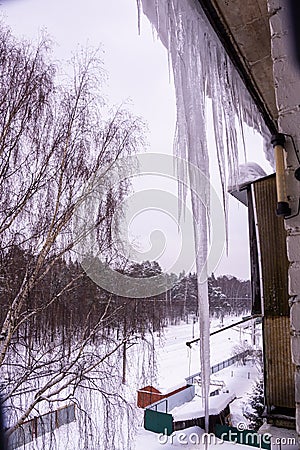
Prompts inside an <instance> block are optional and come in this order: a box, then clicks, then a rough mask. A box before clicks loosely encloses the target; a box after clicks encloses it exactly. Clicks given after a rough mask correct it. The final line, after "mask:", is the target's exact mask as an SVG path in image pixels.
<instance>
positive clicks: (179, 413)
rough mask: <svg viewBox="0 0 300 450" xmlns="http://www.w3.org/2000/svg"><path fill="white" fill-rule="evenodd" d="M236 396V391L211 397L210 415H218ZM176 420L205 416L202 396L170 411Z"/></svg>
mask: <svg viewBox="0 0 300 450" xmlns="http://www.w3.org/2000/svg"><path fill="white" fill-rule="evenodd" d="M235 398H236V395H235V393H234V392H228V393H227V392H226V393H223V392H221V393H220V394H219V395H215V396H214V397H209V415H210V416H216V415H218V414H219V413H220V412H221V411H223V410H224V409H225V408H226V406H227V405H228V404H229V403H230V402H232V401H233V400H234V399H235ZM170 414H172V416H173V418H174V420H175V421H181V420H188V419H196V418H198V417H204V405H203V402H202V397H199V396H197V395H196V396H195V397H194V398H193V400H192V401H190V402H187V403H184V405H181V406H177V407H176V408H174V409H172V410H171V411H170Z"/></svg>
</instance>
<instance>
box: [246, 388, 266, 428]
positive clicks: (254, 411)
mask: <svg viewBox="0 0 300 450" xmlns="http://www.w3.org/2000/svg"><path fill="white" fill-rule="evenodd" d="M248 405H249V406H250V408H249V410H246V411H245V412H244V416H245V417H246V419H247V420H248V421H249V429H250V430H256V431H257V430H258V429H259V428H260V427H261V426H262V424H263V419H262V414H263V412H264V408H265V402H264V386H263V379H260V380H258V381H257V382H256V384H255V385H254V386H253V389H252V392H251V394H249V402H248Z"/></svg>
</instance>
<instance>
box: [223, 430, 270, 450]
mask: <svg viewBox="0 0 300 450" xmlns="http://www.w3.org/2000/svg"><path fill="white" fill-rule="evenodd" d="M215 434H216V436H217V437H218V438H220V439H222V440H223V441H228V442H233V443H234V444H243V445H249V446H251V447H258V448H260V449H262V448H263V449H265V450H271V437H270V435H269V434H258V433H257V432H256V431H253V430H247V429H245V430H238V429H237V428H235V427H229V426H227V425H220V424H217V425H216V429H215Z"/></svg>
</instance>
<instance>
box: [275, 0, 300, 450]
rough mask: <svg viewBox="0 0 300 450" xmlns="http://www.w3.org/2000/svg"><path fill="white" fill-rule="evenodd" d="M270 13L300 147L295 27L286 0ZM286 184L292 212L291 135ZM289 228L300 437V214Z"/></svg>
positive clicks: (283, 112) (281, 84) (282, 105)
mask: <svg viewBox="0 0 300 450" xmlns="http://www.w3.org/2000/svg"><path fill="white" fill-rule="evenodd" d="M267 1H268V10H269V13H270V30H271V52H272V59H273V75H274V86H275V94H276V102H277V108H278V129H279V132H281V133H286V134H289V135H291V136H293V138H294V140H295V144H296V147H297V148H298V149H299V148H300V127H299V124H300V69H298V67H296V65H295V63H294V62H293V59H292V57H291V45H290V41H289V39H290V36H289V33H291V27H290V24H289V23H288V11H287V7H288V5H289V2H287V1H286V0H267ZM285 148H286V150H287V155H286V169H285V174H286V187H287V195H288V202H289V206H290V207H291V212H292V215H294V214H295V213H297V210H298V204H299V196H300V184H299V181H297V180H296V178H295V176H294V175H295V170H296V169H297V168H298V166H299V163H298V161H297V158H296V155H295V151H294V149H293V147H292V145H291V141H290V140H289V139H287V141H286V144H285ZM285 228H286V230H287V234H288V237H287V254H288V260H289V263H290V267H289V274H288V277H289V295H290V307H291V309H290V320H291V350H292V359H293V363H294V364H295V400H296V430H297V433H298V437H300V215H297V216H296V217H293V218H291V219H287V220H285ZM299 442H300V441H299Z"/></svg>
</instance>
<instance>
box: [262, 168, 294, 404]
mask: <svg viewBox="0 0 300 450" xmlns="http://www.w3.org/2000/svg"><path fill="white" fill-rule="evenodd" d="M253 188H254V195H255V208H256V220H257V226H258V233H259V246H260V257H261V272H262V290H263V292H262V296H263V310H264V319H263V336H264V361H265V373H264V376H265V397H266V403H267V407H268V409H269V410H270V408H271V407H273V406H274V407H279V408H294V407H295V392H294V366H293V363H292V358H291V345H290V321H289V302H288V299H289V296H288V267H289V263H288V259H287V251H286V231H285V228H284V222H283V218H281V217H277V216H276V213H275V211H276V206H277V195H276V178H275V175H274V176H271V177H268V178H265V179H264V180H260V181H257V182H255V183H254V184H253Z"/></svg>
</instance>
